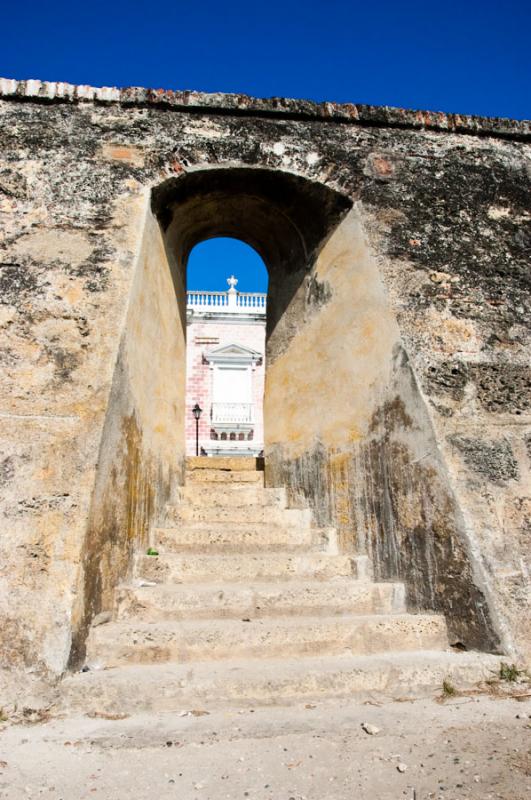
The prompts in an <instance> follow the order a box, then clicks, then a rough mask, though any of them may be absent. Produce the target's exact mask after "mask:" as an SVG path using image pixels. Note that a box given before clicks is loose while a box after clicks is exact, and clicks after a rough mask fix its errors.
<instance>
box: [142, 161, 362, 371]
mask: <svg viewBox="0 0 531 800" xmlns="http://www.w3.org/2000/svg"><path fill="white" fill-rule="evenodd" d="M351 206H352V201H351V200H350V198H348V197H347V196H346V195H344V194H341V193H339V192H337V191H335V190H333V189H330V188H328V187H327V186H326V185H325V184H324V183H319V182H314V181H310V180H308V179H307V178H304V177H301V176H300V175H296V174H293V173H288V172H284V171H280V170H270V169H266V168H257V167H242V166H230V167H227V166H220V167H215V168H210V169H196V170H194V171H192V172H189V173H186V174H183V175H181V176H179V177H174V178H169V179H168V180H166V181H164V182H163V183H162V184H160V185H158V186H156V187H154V189H153V191H152V211H153V213H154V214H155V216H156V218H157V219H158V221H159V224H160V226H161V229H162V230H163V232H164V237H165V242H166V247H167V251H168V255H169V258H170V259H171V260H175V261H176V263H177V268H178V270H179V271H180V273H181V275H182V276H183V284H184V282H185V279H184V276H185V272H186V263H187V260H188V256H189V254H190V252H191V250H192V249H193V247H194V246H195V245H196V244H198V243H199V242H201V241H205V240H206V239H212V238H215V237H217V236H228V237H233V238H236V239H240V240H242V241H244V242H245V243H246V244H249V245H250V246H251V247H253V248H254V249H255V250H256V251H257V252H258V253H259V255H260V256H261V257H262V259H263V261H264V263H265V264H266V266H267V269H268V272H269V290H268V304H269V307H268V317H267V339H268V358H270V359H271V358H274V357H275V356H276V354H277V351H278V350H280V349H281V348H282V347H283V346H284V345H283V344H282V339H283V338H284V337H285V336H286V334H287V332H288V331H289V327H290V318H289V317H288V318H285V316H284V315H285V313H286V310H287V309H288V307H289V306H290V304H291V302H292V300H293V297H294V295H295V294H296V293H297V291H298V289H299V288H300V286H301V283H302V282H303V280H304V278H305V277H306V276H308V275H309V272H310V270H311V268H312V265H313V263H314V262H315V259H316V257H317V255H318V253H319V252H320V249H321V248H322V246H323V244H324V242H325V241H326V240H327V238H328V237H329V236H330V234H331V232H332V231H333V230H334V229H335V228H336V227H337V225H338V223H339V222H340V220H341V219H342V217H344V215H345V214H346V213H347V212H348V211H349V210H350V208H351ZM299 305H300V303H299ZM295 311H296V309H295V308H293V309H291V314H290V316H293V314H294V313H295ZM281 321H282V326H281V327H280V329H279V324H280V323H281Z"/></svg>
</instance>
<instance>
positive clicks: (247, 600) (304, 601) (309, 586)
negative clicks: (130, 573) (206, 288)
mask: <svg viewBox="0 0 531 800" xmlns="http://www.w3.org/2000/svg"><path fill="white" fill-rule="evenodd" d="M405 610H406V608H405V591H404V584H402V583H369V582H364V583H360V582H359V581H355V580H352V578H350V579H349V578H336V579H335V580H329V581H308V580H306V581H296V580H292V581H286V582H284V583H272V582H268V583H254V584H251V585H249V584H237V583H235V584H227V583H217V584H192V585H190V584H188V585H183V586H171V585H166V584H162V585H158V586H144V587H138V586H130V585H128V586H122V587H120V588H119V590H118V592H117V601H116V618H117V619H119V620H124V619H127V620H143V621H150V622H156V621H160V620H172V619H174V620H176V619H209V618H216V617H237V618H238V619H240V618H242V617H248V618H253V619H256V618H260V617H266V616H283V615H294V614H315V615H317V614H344V613H351V614H393V613H404V612H405Z"/></svg>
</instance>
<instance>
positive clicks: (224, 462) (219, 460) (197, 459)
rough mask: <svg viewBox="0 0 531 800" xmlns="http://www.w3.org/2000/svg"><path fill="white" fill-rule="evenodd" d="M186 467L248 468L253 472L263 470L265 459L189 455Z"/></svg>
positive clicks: (192, 468)
mask: <svg viewBox="0 0 531 800" xmlns="http://www.w3.org/2000/svg"><path fill="white" fill-rule="evenodd" d="M186 469H187V470H189V471H190V472H192V471H194V470H212V469H223V470H227V471H239V472H241V471H242V470H247V471H251V472H255V471H263V469H264V459H263V458H254V457H253V456H206V457H205V456H188V457H187V459H186Z"/></svg>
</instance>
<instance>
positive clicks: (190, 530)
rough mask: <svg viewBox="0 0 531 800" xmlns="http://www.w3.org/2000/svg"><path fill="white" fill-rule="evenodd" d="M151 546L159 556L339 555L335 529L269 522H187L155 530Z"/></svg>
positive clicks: (152, 534) (151, 535)
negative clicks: (186, 553) (282, 552)
mask: <svg viewBox="0 0 531 800" xmlns="http://www.w3.org/2000/svg"><path fill="white" fill-rule="evenodd" d="M150 538H151V542H152V546H153V547H154V548H155V549H156V550H158V551H159V552H160V553H179V552H183V551H193V552H196V553H234V554H236V556H237V557H238V558H239V556H240V555H241V554H242V553H250V552H259V551H262V552H271V551H274V550H301V551H304V550H309V549H318V550H322V551H325V552H330V553H336V552H337V539H336V532H335V530H334V528H310V527H309V526H306V525H305V526H304V527H297V526H295V525H291V526H284V525H280V524H278V523H277V524H273V525H271V524H269V523H266V522H254V523H250V522H249V523H228V522H209V523H200V522H187V523H183V524H182V525H181V526H180V527H175V528H173V527H172V528H154V529H153V530H152V532H151V534H150Z"/></svg>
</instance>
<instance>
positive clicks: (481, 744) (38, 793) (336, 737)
mask: <svg viewBox="0 0 531 800" xmlns="http://www.w3.org/2000/svg"><path fill="white" fill-rule="evenodd" d="M205 710H206V709H194V711H196V712H197V711H201V712H203V711H205ZM363 723H369V724H370V725H373V726H376V727H377V728H379V729H380V730H379V731H378V732H376V733H373V734H369V733H366V732H365V731H364V730H363V728H362V724H363ZM530 735H531V702H530V701H529V700H527V701H524V702H517V701H516V700H514V699H493V698H490V697H488V696H479V697H456V698H451V699H449V700H447V701H445V702H444V703H442V704H441V703H439V702H436V701H435V700H434V699H431V698H430V699H422V700H416V701H414V702H402V703H401V702H390V703H386V704H383V705H376V704H370V703H369V704H367V703H365V704H360V703H356V702H354V701H351V700H345V701H334V702H322V703H318V704H317V705H315V706H305V705H298V706H294V707H290V708H269V709H264V708H261V709H255V710H254V711H253V710H250V709H245V710H243V709H242V710H240V711H238V710H235V711H230V712H229V711H220V710H214V709H211V710H210V713H208V714H205V713H202V714H201V715H197V716H196V715H194V714H190V713H188V714H185V712H182V714H181V715H176V714H159V715H156V716H155V715H150V716H144V717H135V718H126V719H122V720H107V719H102V718H88V717H77V718H72V719H53V720H50V721H48V722H46V723H39V724H34V725H27V724H26V725H7V726H6V727H5V728H4V730H3V731H2V732H1V733H0V762H1V764H0V797H1V798H6V799H7V798H9V800H18V798H30V797H45V798H50V800H84V798H104V800H125V798H133V799H134V800H148V798H149V800H153V798H155V799H156V800H166V798H176V800H177V799H178V800H195V798H197V800H236V798H238V799H240V798H241V799H242V800H244V798H255V800H369V799H370V800H399V798H407V800H413V798H414V797H416V800H428V798H441V800H443V798H444V800H490V798H492V799H493V800H498V799H500V800H529V798H530V797H531V753H530V749H529V745H530V738H531V736H530ZM404 767H405V769H404ZM400 770H404V771H400Z"/></svg>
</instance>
